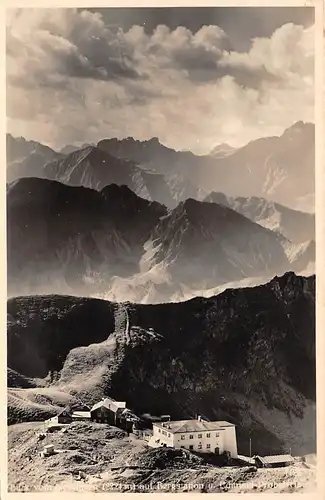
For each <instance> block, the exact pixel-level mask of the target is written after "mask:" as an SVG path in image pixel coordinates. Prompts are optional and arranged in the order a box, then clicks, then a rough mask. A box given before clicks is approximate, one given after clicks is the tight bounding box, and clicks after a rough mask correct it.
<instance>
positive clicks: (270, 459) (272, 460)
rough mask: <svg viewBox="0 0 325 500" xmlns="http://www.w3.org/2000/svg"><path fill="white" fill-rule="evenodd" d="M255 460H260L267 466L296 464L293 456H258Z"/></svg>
mask: <svg viewBox="0 0 325 500" xmlns="http://www.w3.org/2000/svg"><path fill="white" fill-rule="evenodd" d="M255 458H257V459H259V460H260V461H261V462H262V464H265V465H267V464H280V463H287V462H294V458H293V457H292V456H291V455H268V456H266V457H260V456H259V455H256V457H255Z"/></svg>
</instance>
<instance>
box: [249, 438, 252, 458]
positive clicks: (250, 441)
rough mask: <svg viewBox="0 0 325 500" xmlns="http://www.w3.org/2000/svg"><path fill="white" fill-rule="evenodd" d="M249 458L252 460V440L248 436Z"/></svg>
mask: <svg viewBox="0 0 325 500" xmlns="http://www.w3.org/2000/svg"><path fill="white" fill-rule="evenodd" d="M249 458H252V438H251V435H249Z"/></svg>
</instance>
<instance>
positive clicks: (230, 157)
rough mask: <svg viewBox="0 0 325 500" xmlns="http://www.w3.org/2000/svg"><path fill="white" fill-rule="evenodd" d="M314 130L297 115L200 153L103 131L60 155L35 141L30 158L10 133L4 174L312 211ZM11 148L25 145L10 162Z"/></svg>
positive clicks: (167, 197) (165, 197) (171, 199)
mask: <svg viewBox="0 0 325 500" xmlns="http://www.w3.org/2000/svg"><path fill="white" fill-rule="evenodd" d="M314 136H315V130H314V125H313V124H311V123H303V122H297V123H295V124H294V125H292V126H291V127H289V128H288V129H287V130H285V131H284V133H283V134H282V135H281V136H279V137H278V136H275V137H266V138H261V139H257V140H255V141H251V142H250V143H248V144H247V145H245V146H243V147H241V148H238V149H233V148H230V147H229V146H227V145H220V146H218V147H217V148H216V149H215V151H213V152H212V154H210V155H203V156H198V155H195V154H193V153H191V152H190V151H175V150H173V149H171V148H168V147H166V146H164V145H163V144H161V143H160V142H159V140H158V139H157V138H152V139H150V140H147V141H138V140H135V139H133V138H132V137H129V138H126V139H115V138H113V139H103V140H101V141H99V142H98V144H97V147H95V146H86V147H85V148H81V149H77V150H76V149H75V148H72V149H71V147H67V148H66V149H63V150H62V151H64V152H65V153H69V154H67V155H65V156H64V155H63V154H62V153H60V154H59V153H54V152H52V153H51V154H50V155H49V154H48V153H47V154H46V155H45V154H44V148H45V146H41V145H39V146H38V148H36V151H37V155H36V156H35V152H33V153H32V155H31V157H30V158H29V157H26V151H27V150H26V147H25V146H24V147H23V148H22V146H21V144H20V142H21V143H22V141H24V140H23V139H21V140H20V139H13V138H12V137H11V136H9V138H7V142H8V143H9V148H8V150H9V160H10V161H9V165H8V169H7V177H8V181H12V180H15V179H17V178H20V177H30V176H37V177H45V178H49V179H52V180H57V181H60V182H65V183H68V184H70V185H77V186H85V187H91V188H93V189H101V188H102V187H104V186H105V185H107V184H110V183H116V184H126V185H127V186H128V187H129V188H130V189H132V190H134V191H135V192H136V193H137V194H138V195H140V196H143V197H145V198H147V199H151V200H156V201H159V202H161V203H163V204H165V205H166V206H168V207H171V208H173V207H175V206H176V205H177V204H178V203H179V202H180V201H182V200H185V199H186V198H194V199H200V200H201V199H203V198H204V197H205V196H206V195H207V194H208V193H209V192H211V190H215V191H221V192H223V193H226V194H227V195H229V196H245V197H251V196H257V195H258V196H262V197H264V198H266V199H268V200H273V201H276V202H278V203H282V204H284V205H288V206H290V207H293V208H295V209H301V210H303V211H306V210H307V211H310V212H314V193H315V182H314V175H315V174H314V172H315V169H314V163H315V145H314V139H315V137H314ZM15 141H18V144H16V143H15ZM19 141H20V142H19ZM25 143H26V141H25ZM28 144H29V143H28ZM35 144H37V143H33V145H35ZM33 148H34V149H35V147H34V146H33ZM14 149H17V151H18V153H17V154H18V156H21V154H20V151H21V149H24V155H23V156H24V160H23V163H22V164H21V162H20V163H19V164H18V165H11V163H10V162H11V159H12V154H11V151H13V150H14ZM27 149H28V148H27ZM40 149H41V152H42V154H41V156H40V155H39V153H38V151H39V150H40ZM29 150H30V148H29V149H28V151H29ZM46 150H47V151H51V150H50V148H46ZM53 153H54V156H53ZM17 154H16V153H15V155H16V156H17ZM44 158H46V161H45V160H44ZM53 160H54V163H53ZM48 162H51V164H50V165H48V164H47V163H48ZM45 165H46V168H44V167H45Z"/></svg>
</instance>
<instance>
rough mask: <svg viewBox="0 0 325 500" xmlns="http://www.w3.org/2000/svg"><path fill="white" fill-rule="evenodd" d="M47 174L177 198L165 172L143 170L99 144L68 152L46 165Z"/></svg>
mask: <svg viewBox="0 0 325 500" xmlns="http://www.w3.org/2000/svg"><path fill="white" fill-rule="evenodd" d="M43 173H44V177H45V178H47V179H52V180H55V181H59V182H63V183H64V184H68V185H70V186H84V187H88V188H92V189H96V190H98V191H100V190H101V189H103V188H104V187H105V186H107V185H109V184H118V185H126V186H128V187H129V188H130V189H132V191H134V192H135V193H136V194H137V195H138V196H141V197H143V198H146V199H149V200H157V201H159V202H162V203H164V204H166V205H173V204H174V200H173V197H172V194H171V192H170V190H169V187H168V185H167V183H166V181H165V178H164V176H163V175H162V174H157V173H155V172H149V171H146V170H142V169H141V168H140V167H139V166H138V165H137V163H135V162H134V161H133V160H129V159H119V158H116V157H115V156H113V155H111V154H109V153H107V152H105V151H103V150H102V149H100V148H97V147H95V146H88V147H86V148H84V149H79V150H77V151H73V152H72V153H70V154H68V155H67V156H66V157H65V158H63V159H62V160H58V161H54V162H51V163H48V164H47V165H45V167H44V169H43Z"/></svg>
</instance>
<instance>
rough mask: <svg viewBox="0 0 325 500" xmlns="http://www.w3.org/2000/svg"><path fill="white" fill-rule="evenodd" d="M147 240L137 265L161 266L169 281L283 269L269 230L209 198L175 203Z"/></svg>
mask: <svg viewBox="0 0 325 500" xmlns="http://www.w3.org/2000/svg"><path fill="white" fill-rule="evenodd" d="M151 243H152V248H151V250H150V252H151V256H150V258H148V259H147V260H146V261H145V262H144V264H143V266H149V267H150V268H152V267H153V266H155V265H163V266H164V267H165V268H166V267H167V268H168V269H169V272H170V274H171V275H172V276H173V277H174V279H175V281H179V282H181V283H185V284H188V285H191V286H193V285H196V286H197V287H200V286H201V288H202V289H203V288H207V287H211V286H214V285H216V284H221V283H226V282H227V281H233V280H236V279H242V278H245V277H247V276H250V277H254V276H259V275H263V274H264V275H267V274H268V275H270V274H272V273H274V274H275V273H276V272H279V273H282V272H284V271H285V270H287V269H288V262H287V258H286V255H285V253H284V250H283V248H282V246H281V243H280V241H279V240H278V237H277V235H276V234H275V233H274V232H272V231H269V230H267V229H264V228H262V227H261V226H259V225H257V224H254V223H253V222H251V221H250V220H249V219H247V218H245V217H243V216H242V215H241V214H239V213H237V212H235V211H234V210H231V209H229V208H227V207H225V206H222V205H218V204H215V203H206V202H199V201H196V200H193V199H188V200H186V201H185V202H181V203H180V204H179V205H178V207H177V208H176V209H174V210H173V211H171V212H170V213H169V214H168V215H166V216H165V217H163V218H161V219H160V221H159V223H158V224H157V226H156V227H155V229H154V231H153V234H152V242H151ZM143 260H144V259H143Z"/></svg>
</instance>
